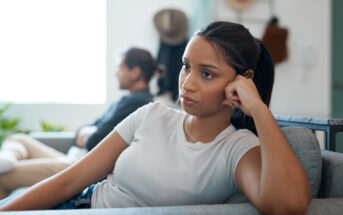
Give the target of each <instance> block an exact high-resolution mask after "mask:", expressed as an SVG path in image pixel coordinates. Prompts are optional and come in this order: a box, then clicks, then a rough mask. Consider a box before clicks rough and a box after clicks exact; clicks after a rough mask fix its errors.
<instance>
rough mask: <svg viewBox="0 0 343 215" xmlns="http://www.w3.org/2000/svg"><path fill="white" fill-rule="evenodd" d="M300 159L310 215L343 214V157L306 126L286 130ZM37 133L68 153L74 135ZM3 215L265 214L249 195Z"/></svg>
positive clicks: (38, 136)
mask: <svg viewBox="0 0 343 215" xmlns="http://www.w3.org/2000/svg"><path fill="white" fill-rule="evenodd" d="M282 129H283V132H284V134H285V135H286V137H287V139H288V140H289V142H290V144H291V146H292V148H293V150H294V151H295V153H296V155H297V157H298V158H299V159H300V161H301V163H302V165H303V166H304V168H305V170H306V173H307V175H308V177H309V179H310V183H311V187H312V196H313V200H312V202H311V204H310V206H309V208H308V211H307V213H306V214H308V215H317V214H318V215H319V214H325V215H331V214H343V154H342V153H337V152H331V151H327V150H321V149H320V147H319V143H318V140H317V138H316V136H315V135H314V133H313V132H312V131H311V130H310V129H308V128H304V127H284V128H282ZM49 135H50V136H51V134H44V135H43V136H42V135H41V134H39V133H36V134H33V136H35V137H36V138H38V139H41V140H42V141H43V142H45V143H46V144H48V145H51V146H54V147H56V148H58V149H60V150H61V151H66V150H67V148H68V147H69V146H70V145H71V144H72V141H71V140H72V136H73V135H72V134H70V133H69V134H68V133H67V134H64V133H60V134H53V135H52V137H49ZM3 214H14V215H19V214H32V215H33V214H35V215H40V214H49V215H58V214H79V215H83V214H84V215H86V214H87V215H90V214H125V215H127V214H238V215H239V214H242V215H243V214H247V215H248V214H249V215H254V214H261V213H260V212H259V211H258V210H257V209H256V208H255V207H254V206H253V205H252V204H251V203H249V201H248V200H247V199H246V198H245V196H244V195H243V194H241V193H236V194H235V195H234V196H232V197H231V198H230V199H229V200H228V201H227V202H226V203H223V204H216V205H190V206H167V207H145V208H110V209H80V210H59V211H54V210H41V211H25V212H6V213H3Z"/></svg>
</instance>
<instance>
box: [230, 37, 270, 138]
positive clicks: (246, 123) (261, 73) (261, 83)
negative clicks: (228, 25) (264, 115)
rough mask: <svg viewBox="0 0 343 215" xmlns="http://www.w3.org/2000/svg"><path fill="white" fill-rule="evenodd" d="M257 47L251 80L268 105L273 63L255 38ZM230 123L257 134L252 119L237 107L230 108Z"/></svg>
mask: <svg viewBox="0 0 343 215" xmlns="http://www.w3.org/2000/svg"><path fill="white" fill-rule="evenodd" d="M255 40H256V43H257V46H258V47H259V53H260V56H259V60H258V62H257V66H256V69H255V71H254V78H253V81H254V83H255V85H256V88H257V90H258V92H259V94H260V97H261V99H262V101H263V102H264V103H265V104H266V105H267V106H268V107H269V104H270V99H271V96H272V90H273V85H274V64H273V61H272V58H271V56H270V54H269V52H268V50H267V48H266V47H265V46H264V44H263V43H262V41H260V40H258V39H255ZM231 123H232V124H233V125H234V126H235V127H236V128H237V129H249V130H250V131H252V132H253V133H255V134H256V135H257V131H256V126H255V123H254V120H253V119H252V118H251V117H250V116H248V115H246V114H245V113H244V112H243V111H242V110H240V109H239V108H235V107H234V108H232V114H231Z"/></svg>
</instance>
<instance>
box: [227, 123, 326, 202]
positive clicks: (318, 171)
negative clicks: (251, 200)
mask: <svg viewBox="0 0 343 215" xmlns="http://www.w3.org/2000/svg"><path fill="white" fill-rule="evenodd" d="M282 131H283V133H284V134H285V136H286V138H287V140H288V142H289V144H290V145H291V147H292V149H293V151H294V153H295V154H296V156H297V158H298V159H299V160H300V162H301V164H302V165H303V167H304V169H305V171H306V174H307V176H308V178H309V180H310V184H311V188H312V197H313V198H316V197H318V196H319V188H320V183H321V177H322V159H321V151H320V146H319V143H318V140H317V137H316V136H315V134H314V133H313V132H312V131H311V130H310V129H307V128H303V127H284V128H282ZM247 201H248V199H247V198H246V197H245V196H244V195H243V194H242V193H241V192H236V193H235V194H234V195H232V196H231V197H230V198H229V199H228V201H227V203H240V202H247Z"/></svg>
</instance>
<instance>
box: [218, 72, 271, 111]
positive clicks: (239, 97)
mask: <svg viewBox="0 0 343 215" xmlns="http://www.w3.org/2000/svg"><path fill="white" fill-rule="evenodd" d="M225 94H226V98H225V100H224V101H223V103H222V104H225V105H229V106H232V107H237V108H239V109H241V110H242V111H243V112H244V113H245V114H247V115H249V116H252V111H253V110H254V109H256V108H258V107H259V106H261V105H264V103H263V101H262V99H261V97H260V95H259V93H258V90H257V88H256V86H255V84H254V82H253V80H252V79H251V78H246V77H244V76H242V75H237V76H236V78H235V80H234V81H233V82H230V83H229V84H228V85H227V86H226V88H225Z"/></svg>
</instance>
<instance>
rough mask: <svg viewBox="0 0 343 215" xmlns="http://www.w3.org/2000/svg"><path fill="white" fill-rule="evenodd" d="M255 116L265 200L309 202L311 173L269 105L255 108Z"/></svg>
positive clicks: (290, 203)
mask: <svg viewBox="0 0 343 215" xmlns="http://www.w3.org/2000/svg"><path fill="white" fill-rule="evenodd" d="M252 117H253V119H254V123H255V125H256V129H257V133H258V136H259V139H260V142H261V162H262V163H261V180H260V189H259V196H260V199H261V201H264V202H274V204H273V205H275V206H276V207H280V206H282V204H284V203H285V204H286V205H287V204H289V205H291V207H293V206H294V207H296V206H297V204H304V205H306V206H307V204H308V202H309V201H310V199H311V188H310V185H309V180H308V178H307V175H306V173H305V171H304V169H303V167H302V165H301V163H300V161H299V160H298V159H297V157H296V155H295V154H294V152H293V150H292V148H291V146H290V145H289V143H288V141H287V139H286V137H285V136H284V134H283V132H282V131H281V129H280V127H279V125H278V123H277V122H276V120H275V118H274V116H273V115H272V114H271V112H270V111H269V109H268V107H267V106H266V105H264V104H263V105H261V106H259V107H257V108H255V109H254V110H253V112H252Z"/></svg>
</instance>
